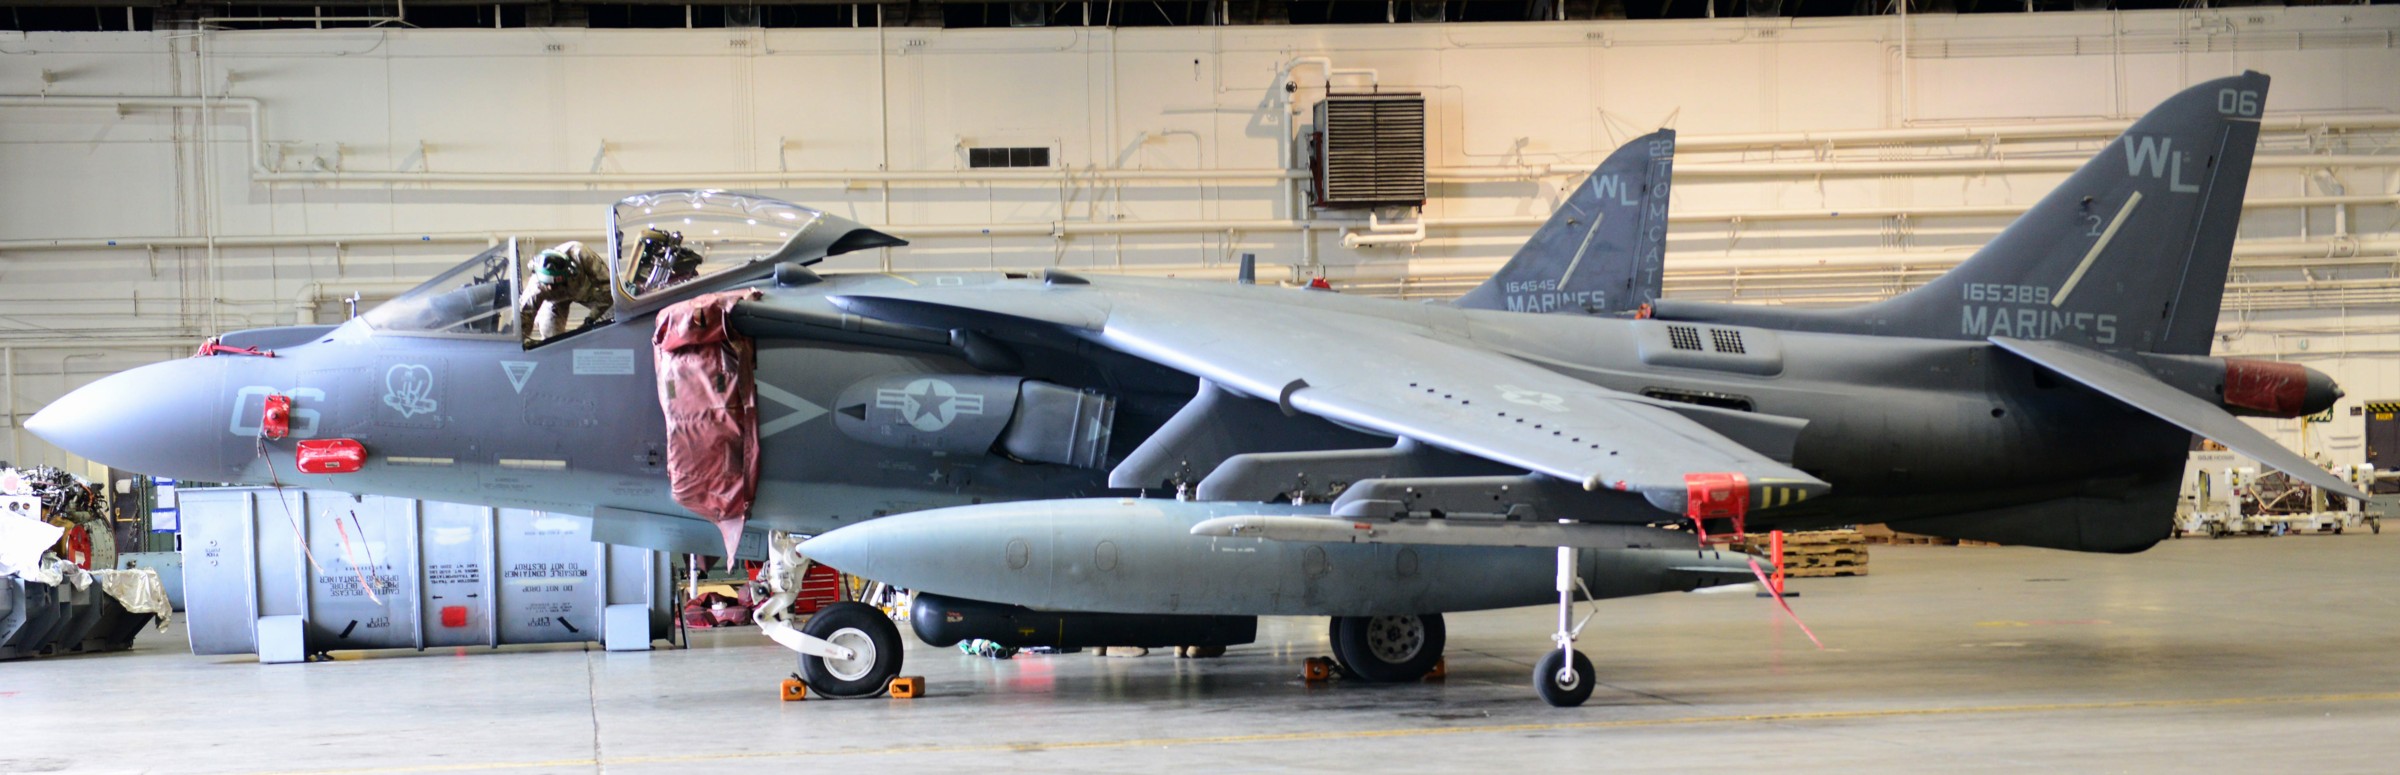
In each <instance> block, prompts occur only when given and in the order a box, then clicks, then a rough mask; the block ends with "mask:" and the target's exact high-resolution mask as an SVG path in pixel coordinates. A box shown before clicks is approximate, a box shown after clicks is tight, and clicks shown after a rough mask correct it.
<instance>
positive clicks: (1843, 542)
mask: <svg viewBox="0 0 2400 775" xmlns="http://www.w3.org/2000/svg"><path fill="white" fill-rule="evenodd" d="M1866 543H1867V540H1866V537H1864V536H1861V535H1859V533H1858V531H1856V530H1810V531H1806V532H1800V533H1785V534H1783V553H1784V554H1785V555H1786V556H1790V555H1793V554H1798V553H1801V552H1809V551H1819V550H1825V551H1832V550H1840V549H1853V548H1863V547H1865V546H1866ZM1774 545H1775V539H1774V537H1772V536H1770V535H1768V534H1766V533H1751V534H1749V535H1746V536H1743V537H1742V548H1744V549H1748V550H1751V551H1754V552H1760V553H1764V552H1766V551H1767V550H1768V549H1770V548H1772V547H1773V546H1774Z"/></svg>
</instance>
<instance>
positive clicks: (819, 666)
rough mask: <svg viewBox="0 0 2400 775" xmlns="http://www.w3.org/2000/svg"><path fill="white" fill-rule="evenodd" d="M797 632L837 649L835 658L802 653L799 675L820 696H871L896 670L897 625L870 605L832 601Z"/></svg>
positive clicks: (880, 691) (898, 647) (897, 649)
mask: <svg viewBox="0 0 2400 775" xmlns="http://www.w3.org/2000/svg"><path fill="white" fill-rule="evenodd" d="M800 631H801V632H803V633H806V634H808V635H810V636H812V637H815V638H818V639H820V640H822V641H824V642H825V643H828V644H831V645H833V646H834V647H836V649H838V652H837V654H836V655H835V656H818V655H816V654H808V653H803V654H801V655H800V678H801V679H802V680H805V681H807V682H808V688H810V689H813V690H815V691H816V692H817V693H818V694H821V695H824V696H827V697H839V698H848V697H873V696H876V695H879V694H882V693H883V692H884V689H885V688H886V687H888V686H890V685H891V683H892V677H893V676H897V675H899V674H900V657H901V648H902V644H901V642H900V628H899V627H898V626H895V625H893V624H892V619H891V617H888V616H884V615H883V611H882V610H880V609H877V608H876V607H874V606H871V605H867V604H865V603H834V604H832V605H829V606H826V607H824V608H823V609H820V610H818V611H817V615H816V616H813V617H810V618H809V620H808V626H806V627H802V628H801V629H800ZM841 653H847V654H848V656H847V657H843V656H840V654H841Z"/></svg>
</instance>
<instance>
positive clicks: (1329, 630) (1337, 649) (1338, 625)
mask: <svg viewBox="0 0 2400 775" xmlns="http://www.w3.org/2000/svg"><path fill="white" fill-rule="evenodd" d="M1325 644H1326V645H1327V646H1330V647H1332V649H1333V668H1334V669H1335V670H1338V671H1341V674H1342V678H1343V679H1344V680H1358V674H1357V673H1353V672H1350V664H1349V663H1347V662H1343V661H1342V617H1339V616H1336V617H1332V618H1329V619H1326V620H1325Z"/></svg>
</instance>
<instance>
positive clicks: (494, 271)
mask: <svg viewBox="0 0 2400 775" xmlns="http://www.w3.org/2000/svg"><path fill="white" fill-rule="evenodd" d="M516 246H517V243H516V241H515V240H510V241H507V242H504V243H501V244H499V245H495V246H493V247H492V248H491V249H490V250H486V251H483V252H482V253H478V254H476V256H475V257H474V258H470V259H467V260H466V262H465V263H462V264H459V265H458V266H454V267H451V268H450V270H449V271H446V272H443V273H441V274H438V275H434V276H433V279H431V280H426V281H425V282H424V283H422V284H419V285H418V286H417V287H415V288H410V289H408V291H407V292H405V293H402V294H400V295H398V296H394V297H392V300H391V301H387V302H384V303H382V304H378V305H376V306H375V308H374V309H371V310H367V313H366V314H364V315H360V316H359V317H360V318H361V319H364V320H365V321H366V322H367V325H370V326H374V327H375V329H376V330H378V331H410V332H420V333H435V334H509V333H515V331H516V328H517V325H516V323H517V316H516V315H514V314H512V313H511V310H513V309H515V305H516V296H515V294H514V293H513V292H512V291H513V290H514V289H515V288H516V287H517V260H516V259H517V254H516Z"/></svg>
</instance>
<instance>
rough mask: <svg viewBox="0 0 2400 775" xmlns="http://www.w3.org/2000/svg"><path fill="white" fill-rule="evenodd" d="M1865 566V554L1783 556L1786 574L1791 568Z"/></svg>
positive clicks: (1786, 554)
mask: <svg viewBox="0 0 2400 775" xmlns="http://www.w3.org/2000/svg"><path fill="white" fill-rule="evenodd" d="M1866 564H1867V553H1866V552H1842V553H1839V554H1790V553H1785V554H1784V555H1783V569H1784V570H1785V571H1786V572H1789V571H1790V570H1791V569H1793V568H1838V567H1844V566H1850V565H1862V566H1863V565H1866Z"/></svg>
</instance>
